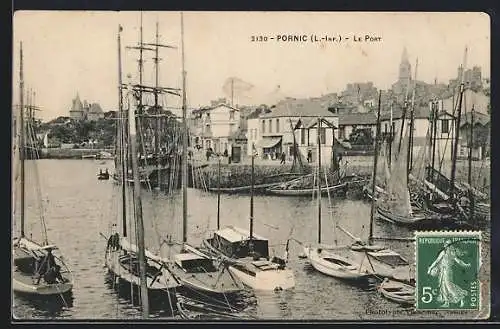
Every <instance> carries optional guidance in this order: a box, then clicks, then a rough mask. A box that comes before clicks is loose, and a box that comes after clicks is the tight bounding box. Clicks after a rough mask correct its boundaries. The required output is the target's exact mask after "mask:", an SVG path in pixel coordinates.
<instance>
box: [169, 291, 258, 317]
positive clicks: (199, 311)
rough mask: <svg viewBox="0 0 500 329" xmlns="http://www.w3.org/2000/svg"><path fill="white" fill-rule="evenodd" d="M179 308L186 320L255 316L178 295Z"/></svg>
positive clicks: (180, 313)
mask: <svg viewBox="0 0 500 329" xmlns="http://www.w3.org/2000/svg"><path fill="white" fill-rule="evenodd" d="M177 310H178V312H179V315H180V316H181V318H182V319H185V320H252V319H254V317H252V316H250V315H248V314H244V313H241V312H240V311H238V310H236V309H234V308H229V307H221V306H218V305H213V304H209V303H206V302H201V301H198V300H195V299H191V298H187V297H185V296H181V295H178V296H177Z"/></svg>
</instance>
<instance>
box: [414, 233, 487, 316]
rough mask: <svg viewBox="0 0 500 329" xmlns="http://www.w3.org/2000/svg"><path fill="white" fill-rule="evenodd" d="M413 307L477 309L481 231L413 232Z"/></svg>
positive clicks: (419, 308) (478, 302)
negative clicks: (414, 270) (414, 273)
mask: <svg viewBox="0 0 500 329" xmlns="http://www.w3.org/2000/svg"><path fill="white" fill-rule="evenodd" d="M415 243H416V247H415V253H416V259H415V260H416V264H415V265H416V288H417V289H416V305H415V306H416V309H417V310H457V309H459V310H479V306H480V305H479V304H480V285H479V278H478V275H479V268H480V266H481V232H471V231H468V232H467V231H462V232H455V231H438V232H437V231H434V232H415Z"/></svg>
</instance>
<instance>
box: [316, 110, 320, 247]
mask: <svg viewBox="0 0 500 329" xmlns="http://www.w3.org/2000/svg"><path fill="white" fill-rule="evenodd" d="M316 137H317V138H316V141H317V143H318V179H317V182H318V186H317V188H318V193H317V194H318V244H319V243H321V118H318V128H317V136H316Z"/></svg>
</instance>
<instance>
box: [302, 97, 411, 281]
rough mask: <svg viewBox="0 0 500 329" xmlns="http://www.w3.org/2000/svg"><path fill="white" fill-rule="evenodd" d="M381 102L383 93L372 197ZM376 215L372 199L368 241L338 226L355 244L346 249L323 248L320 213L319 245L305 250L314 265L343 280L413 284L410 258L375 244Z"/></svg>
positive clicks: (319, 217)
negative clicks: (385, 279) (379, 279)
mask: <svg viewBox="0 0 500 329" xmlns="http://www.w3.org/2000/svg"><path fill="white" fill-rule="evenodd" d="M380 99H381V94H379V105H378V107H379V108H378V115H377V133H376V137H375V138H376V140H375V158H374V166H373V168H374V169H373V170H374V173H373V176H372V195H373V193H374V191H375V186H376V180H375V179H376V174H375V173H376V168H377V161H378V150H379V140H380ZM318 208H319V209H321V201H320V200H318ZM374 212H375V200H372V207H371V212H370V232H369V238H368V241H363V240H361V239H360V238H357V237H355V236H354V235H352V234H351V233H349V232H348V231H346V230H345V229H344V228H342V226H340V225H338V224H337V225H336V227H338V228H339V229H341V230H342V231H343V232H344V233H346V234H347V235H349V236H350V237H351V238H352V239H353V240H354V241H355V242H354V243H353V244H351V245H345V246H327V245H321V212H320V211H318V228H319V229H318V245H317V246H314V247H312V246H311V245H307V246H306V247H305V248H304V251H305V254H306V255H307V257H308V258H309V261H310V262H311V265H312V266H313V267H314V268H315V269H317V270H318V271H320V272H322V273H324V274H327V275H330V276H333V277H336V278H340V279H350V280H360V279H366V278H368V277H370V276H378V277H388V278H395V279H400V280H404V281H410V279H411V278H410V267H409V263H408V261H407V260H406V259H404V258H403V257H401V255H400V254H398V253H397V252H395V251H393V250H391V249H388V248H386V247H384V246H382V245H374V244H372V240H373V218H374Z"/></svg>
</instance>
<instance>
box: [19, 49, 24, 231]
mask: <svg viewBox="0 0 500 329" xmlns="http://www.w3.org/2000/svg"><path fill="white" fill-rule="evenodd" d="M19 58H20V62H19V110H20V111H21V115H20V116H19V126H20V131H21V136H20V141H19V158H20V160H21V161H20V162H21V173H20V174H21V238H24V225H25V224H24V198H25V191H24V155H25V153H24V152H25V145H24V143H25V142H24V134H25V133H26V127H25V126H24V76H23V43H22V42H21V43H20V48H19Z"/></svg>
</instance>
